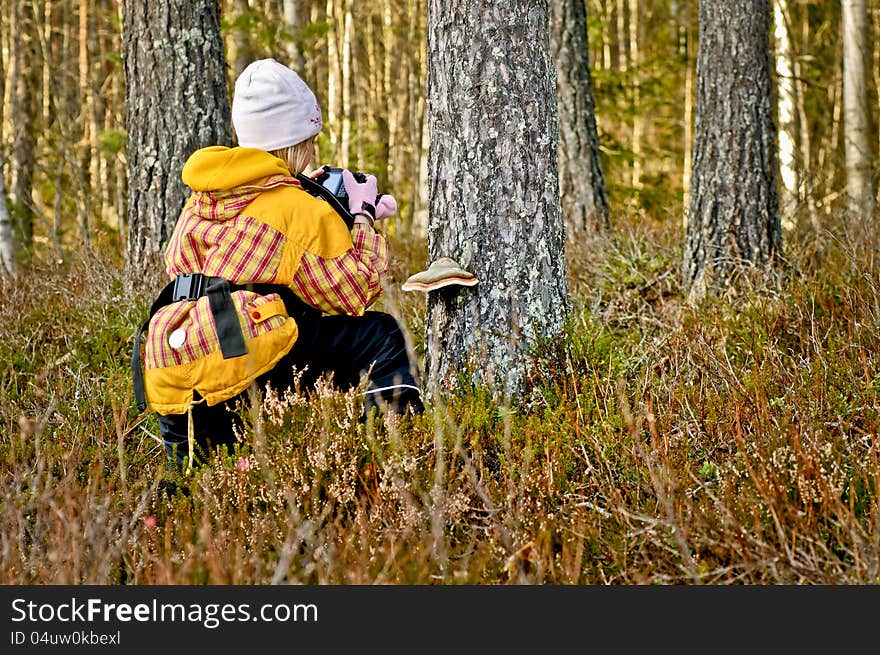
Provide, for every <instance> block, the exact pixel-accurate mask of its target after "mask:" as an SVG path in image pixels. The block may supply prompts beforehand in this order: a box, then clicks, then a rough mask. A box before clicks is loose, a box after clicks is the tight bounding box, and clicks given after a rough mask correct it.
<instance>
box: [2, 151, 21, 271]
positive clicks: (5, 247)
mask: <svg viewBox="0 0 880 655" xmlns="http://www.w3.org/2000/svg"><path fill="white" fill-rule="evenodd" d="M3 164H4V161H3V157H2V155H0V275H3V276H5V277H10V276H14V275H15V274H16V273H17V272H18V263H17V262H16V256H15V250H16V248H15V235H14V233H13V231H12V221H11V220H10V218H9V207H8V205H7V204H6V183H5V181H4V179H3Z"/></svg>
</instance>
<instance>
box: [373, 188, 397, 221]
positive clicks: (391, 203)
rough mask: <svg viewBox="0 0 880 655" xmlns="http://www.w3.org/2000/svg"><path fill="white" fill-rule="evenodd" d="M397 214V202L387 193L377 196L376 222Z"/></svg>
mask: <svg viewBox="0 0 880 655" xmlns="http://www.w3.org/2000/svg"><path fill="white" fill-rule="evenodd" d="M396 213H397V201H396V200H395V199H394V196H392V195H391V194H389V193H382V194H379V197H378V198H376V220H377V221H378V220H381V219H383V218H388V217H389V216H394V215H395V214H396Z"/></svg>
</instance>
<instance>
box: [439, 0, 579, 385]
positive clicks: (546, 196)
mask: <svg viewBox="0 0 880 655" xmlns="http://www.w3.org/2000/svg"><path fill="white" fill-rule="evenodd" d="M554 78H555V74H554V70H553V64H552V62H551V61H550V57H549V28H548V7H547V0H522V1H521V2H517V3H513V4H511V3H509V2H506V1H502V0H479V1H477V0H474V1H473V2H467V3H463V2H457V1H456V0H428V90H429V121H430V134H431V143H430V149H429V170H428V184H429V188H430V201H429V202H430V205H429V207H430V222H429V228H428V254H429V261H430V262H434V261H435V260H437V259H438V258H440V257H444V256H445V257H451V258H453V259H454V260H456V261H457V262H458V263H459V264H461V265H462V266H463V267H464V268H465V269H467V270H469V271H471V272H473V273H474V274H475V275H476V276H477V278H478V279H479V284H478V285H477V286H475V287H470V288H461V287H455V286H453V287H446V288H444V289H441V290H439V291H434V292H430V293H429V296H428V306H427V312H428V316H427V319H428V320H427V348H428V352H429V353H430V355H429V357H428V360H429V361H428V362H427V364H426V368H427V374H428V375H427V377H428V379H427V382H428V388H429V390H430V392H431V393H437V392H440V391H442V390H445V389H449V388H452V387H454V386H455V385H456V383H457V382H458V381H459V378H458V374H459V372H461V373H462V374H463V375H465V376H468V377H470V379H471V380H472V381H473V382H475V383H477V384H486V385H487V386H488V387H489V388H491V389H492V390H493V391H494V392H495V393H496V394H500V395H506V394H511V395H512V394H516V393H517V392H518V391H519V390H521V389H522V383H523V380H524V376H525V374H526V372H527V363H526V357H525V355H526V351H527V349H528V347H529V345H531V344H534V343H535V341H536V340H537V339H539V338H543V337H550V336H551V335H553V334H554V333H556V332H557V331H558V330H560V329H561V328H562V325H563V321H564V317H565V315H566V313H567V312H568V309H569V303H568V283H567V279H566V273H565V261H564V248H565V237H564V229H563V222H562V216H561V211H560V205H559V183H558V172H557V151H556V148H557V138H558V116H557V109H556V102H555V79H554Z"/></svg>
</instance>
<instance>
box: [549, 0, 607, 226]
mask: <svg viewBox="0 0 880 655" xmlns="http://www.w3.org/2000/svg"><path fill="white" fill-rule="evenodd" d="M550 48H551V51H552V53H553V61H554V62H555V63H556V98H557V105H558V107H559V194H560V198H561V203H562V214H563V218H564V220H565V225H566V227H567V228H568V231H569V233H570V234H574V233H576V232H579V231H582V230H587V229H592V230H601V229H604V228H607V227H608V226H609V222H610V221H609V210H608V199H607V198H606V196H605V176H604V174H603V172H602V164H601V160H600V155H599V136H598V130H597V128H596V113H595V105H594V103H593V88H592V83H591V80H590V58H589V50H588V43H587V13H586V9H585V4H584V2H583V0H550Z"/></svg>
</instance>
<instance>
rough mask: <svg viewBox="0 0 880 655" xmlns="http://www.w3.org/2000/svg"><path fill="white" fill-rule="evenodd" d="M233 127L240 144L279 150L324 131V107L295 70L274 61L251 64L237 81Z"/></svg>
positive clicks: (233, 106)
mask: <svg viewBox="0 0 880 655" xmlns="http://www.w3.org/2000/svg"><path fill="white" fill-rule="evenodd" d="M232 124H233V126H234V127H235V134H236V136H237V137H238V145H240V146H242V147H245V148H259V149H261V150H277V149H279V148H286V147H287V146H292V145H295V144H297V143H299V142H300V141H305V140H306V139H308V138H309V137H313V136H315V135H316V134H317V133H318V132H320V131H321V127H322V126H323V121H322V120H321V106H320V105H319V104H318V101H317V99H316V98H315V94H314V93H312V90H311V89H309V87H308V86H307V85H306V83H305V82H303V81H302V79H301V78H300V76H299V75H297V74H296V72H294V71H293V70H291V69H290V68H288V67H287V66H284V65H283V64H280V63H278V62H277V61H275V60H274V59H271V58H270V59H260V60H258V61H255V62H253V63H251V64H250V65H248V67H247V68H245V69H244V70H243V71H242V72H241V75H239V76H238V79H237V80H236V81H235V94H234V95H233V97H232Z"/></svg>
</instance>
